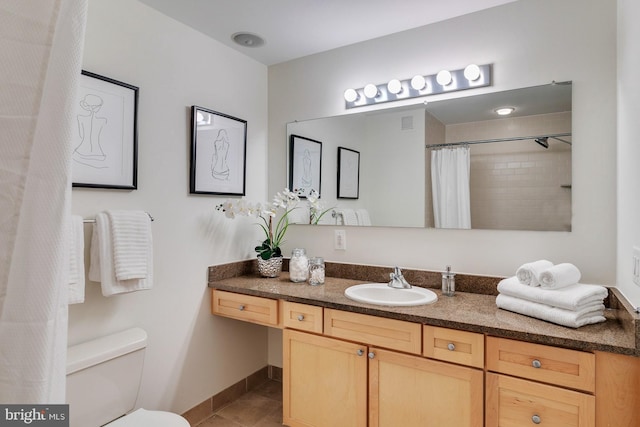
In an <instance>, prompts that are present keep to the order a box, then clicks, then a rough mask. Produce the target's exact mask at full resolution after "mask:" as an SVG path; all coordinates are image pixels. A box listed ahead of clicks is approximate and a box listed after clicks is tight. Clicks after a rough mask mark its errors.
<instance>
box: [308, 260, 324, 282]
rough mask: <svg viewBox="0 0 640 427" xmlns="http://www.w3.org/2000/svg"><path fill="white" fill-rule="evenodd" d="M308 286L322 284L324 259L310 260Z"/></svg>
mask: <svg viewBox="0 0 640 427" xmlns="http://www.w3.org/2000/svg"><path fill="white" fill-rule="evenodd" d="M309 284H310V285H313V286H315V285H322V284H324V259H323V258H320V257H314V258H311V260H310V261H309Z"/></svg>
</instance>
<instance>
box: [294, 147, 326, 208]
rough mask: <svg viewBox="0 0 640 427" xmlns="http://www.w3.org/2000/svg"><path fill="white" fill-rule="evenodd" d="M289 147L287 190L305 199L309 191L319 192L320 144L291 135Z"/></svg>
mask: <svg viewBox="0 0 640 427" xmlns="http://www.w3.org/2000/svg"><path fill="white" fill-rule="evenodd" d="M289 138H290V146H289V188H290V189H291V190H292V191H297V192H298V194H299V195H300V197H302V198H306V197H307V196H308V195H309V194H310V193H311V190H315V191H316V192H317V193H318V197H320V195H321V194H322V193H321V192H320V178H321V170H322V142H320V141H315V140H313V139H309V138H305V137H303V136H299V135H291V136H290V137H289Z"/></svg>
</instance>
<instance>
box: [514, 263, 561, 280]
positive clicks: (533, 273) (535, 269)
mask: <svg viewBox="0 0 640 427" xmlns="http://www.w3.org/2000/svg"><path fill="white" fill-rule="evenodd" d="M551 267H553V263H552V262H551V261H547V260H546V259H541V260H538V261H534V262H528V263H526V264H522V265H521V266H520V267H518V270H517V271H516V277H517V278H518V280H519V281H520V283H522V284H523V285H527V286H540V274H541V273H542V272H543V271H545V270H547V269H549V268H551Z"/></svg>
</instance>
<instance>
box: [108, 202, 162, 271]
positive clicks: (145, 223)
mask: <svg viewBox="0 0 640 427" xmlns="http://www.w3.org/2000/svg"><path fill="white" fill-rule="evenodd" d="M107 215H108V216H109V221H110V224H111V237H112V239H113V261H114V266H115V271H116V278H117V279H118V280H129V279H144V278H146V277H147V260H148V258H149V254H148V253H147V252H148V251H149V250H150V249H151V246H150V245H149V241H150V240H151V218H149V215H147V213H146V212H143V211H121V210H120V211H119V210H115V211H107Z"/></svg>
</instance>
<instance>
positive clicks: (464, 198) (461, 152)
mask: <svg viewBox="0 0 640 427" xmlns="http://www.w3.org/2000/svg"><path fill="white" fill-rule="evenodd" d="M469 169H470V155H469V147H454V148H442V149H440V150H433V151H432V152H431V185H432V192H433V217H434V221H435V226H436V228H471V200H470V197H471V196H470V192H469Z"/></svg>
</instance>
